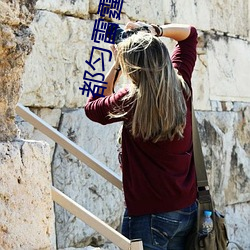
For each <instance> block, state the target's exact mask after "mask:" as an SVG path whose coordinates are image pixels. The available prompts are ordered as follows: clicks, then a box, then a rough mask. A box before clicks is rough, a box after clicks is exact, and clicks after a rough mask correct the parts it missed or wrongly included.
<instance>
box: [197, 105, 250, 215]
mask: <svg viewBox="0 0 250 250" xmlns="http://www.w3.org/2000/svg"><path fill="white" fill-rule="evenodd" d="M249 109H250V107H249V106H246V107H245V108H244V109H242V110H241V111H239V112H209V113H208V112H197V119H198V121H199V124H200V125H199V130H200V135H201V141H202V146H203V153H204V156H205V163H206V167H207V172H208V177H209V183H210V189H211V191H212V193H213V194H214V198H215V203H216V205H217V206H218V208H219V209H220V210H222V209H223V207H224V206H225V205H228V204H230V205H232V204H237V203H240V202H248V201H249V200H250V181H249V179H250V170H249V168H248V166H249V164H250V154H249V148H250V144H249V141H250V136H249V134H250V131H249V129H250V126H249V124H250V122H249V119H248V118H247V116H248V114H249Z"/></svg>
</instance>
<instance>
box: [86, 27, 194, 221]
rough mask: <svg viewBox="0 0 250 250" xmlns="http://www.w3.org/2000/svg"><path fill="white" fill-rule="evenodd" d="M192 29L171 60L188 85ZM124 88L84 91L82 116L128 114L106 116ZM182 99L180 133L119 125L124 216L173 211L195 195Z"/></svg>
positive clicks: (103, 117) (98, 119)
mask: <svg viewBox="0 0 250 250" xmlns="http://www.w3.org/2000/svg"><path fill="white" fill-rule="evenodd" d="M196 44H197V32H196V29H195V28H194V27H191V33H190V35H189V37H188V38H187V39H185V40H183V41H181V42H178V43H177V44H176V47H175V49H174V51H173V54H172V57H171V60H172V63H173V66H174V67H175V68H176V69H178V71H179V73H180V74H181V75H182V76H183V78H184V80H185V81H186V82H187V83H188V85H189V86H190V88H191V75H192V72H193V68H194V65H195V61H196ZM127 93H128V90H127V89H121V90H120V91H118V92H117V93H114V94H112V95H110V96H106V97H99V98H98V97H97V98H93V97H90V98H89V99H88V101H87V104H86V106H85V113H86V115H87V117H88V118H89V119H91V120H93V121H95V122H98V123H101V124H103V125H105V124H109V123H113V122H118V121H122V120H123V121H124V124H125V125H126V123H127V120H126V119H129V118H128V117H125V118H122V119H121V118H119V119H118V118H110V117H109V115H108V114H109V112H111V113H112V112H113V111H114V109H117V105H118V106H120V105H122V100H121V99H122V98H123V97H124V96H125V95H126V94H127ZM186 104H187V108H188V111H187V124H186V127H185V130H184V138H183V139H178V138H175V139H174V140H173V141H169V140H165V141H160V142H157V143H153V142H151V141H143V140H142V139H140V138H136V139H135V138H133V137H132V135H131V133H130V132H129V129H128V128H127V127H126V126H123V131H122V171H123V189H124V195H125V201H126V205H127V208H128V213H129V215H130V216H137V215H144V214H152V213H163V212H169V211H175V210H178V209H181V208H185V207H187V206H189V205H191V204H192V203H193V202H194V201H195V199H196V195H197V186H196V175H195V166H194V159H193V142H192V124H191V123H192V119H191V98H189V99H188V100H187V101H186Z"/></svg>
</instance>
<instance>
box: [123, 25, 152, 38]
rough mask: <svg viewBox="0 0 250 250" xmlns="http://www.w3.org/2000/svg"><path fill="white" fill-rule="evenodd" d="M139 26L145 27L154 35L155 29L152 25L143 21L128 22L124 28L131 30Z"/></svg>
mask: <svg viewBox="0 0 250 250" xmlns="http://www.w3.org/2000/svg"><path fill="white" fill-rule="evenodd" d="M140 27H147V28H148V29H149V31H150V33H151V34H152V35H154V36H155V35H156V31H155V29H154V28H153V26H151V25H150V24H147V23H144V22H140V21H137V22H128V23H127V24H126V26H125V30H133V29H136V28H140Z"/></svg>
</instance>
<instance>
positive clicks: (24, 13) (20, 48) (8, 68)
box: [0, 1, 34, 141]
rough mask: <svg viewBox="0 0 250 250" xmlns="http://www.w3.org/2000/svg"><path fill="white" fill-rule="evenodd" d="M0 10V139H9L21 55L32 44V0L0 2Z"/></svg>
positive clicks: (14, 133)
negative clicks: (30, 27) (30, 26)
mask: <svg viewBox="0 0 250 250" xmlns="http://www.w3.org/2000/svg"><path fill="white" fill-rule="evenodd" d="M0 9H1V13H0V58H1V60H0V82H1V84H0V124H1V126H0V141H11V140H13V139H14V138H15V137H16V136H17V129H16V126H15V123H14V119H15V106H16V103H17V101H18V99H19V96H20V78H21V75H22V73H23V65H24V58H25V56H26V55H27V54H29V53H30V51H31V47H32V43H33V36H32V34H31V32H30V30H29V28H28V24H29V22H30V21H31V19H32V17H33V15H32V13H33V11H34V1H0Z"/></svg>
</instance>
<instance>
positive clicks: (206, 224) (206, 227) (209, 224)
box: [201, 210, 213, 235]
mask: <svg viewBox="0 0 250 250" xmlns="http://www.w3.org/2000/svg"><path fill="white" fill-rule="evenodd" d="M211 215H212V211H210V210H205V211H204V217H203V221H202V228H201V234H202V235H207V234H209V233H210V232H211V231H212V230H213V220H212V218H211Z"/></svg>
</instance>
